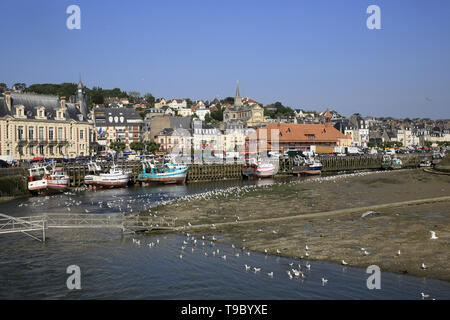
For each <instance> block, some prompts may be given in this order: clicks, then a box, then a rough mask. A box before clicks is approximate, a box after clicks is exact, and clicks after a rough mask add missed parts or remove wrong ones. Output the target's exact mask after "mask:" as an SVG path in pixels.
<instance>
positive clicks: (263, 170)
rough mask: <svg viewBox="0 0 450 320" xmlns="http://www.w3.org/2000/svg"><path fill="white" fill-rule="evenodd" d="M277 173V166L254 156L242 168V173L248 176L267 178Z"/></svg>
mask: <svg viewBox="0 0 450 320" xmlns="http://www.w3.org/2000/svg"><path fill="white" fill-rule="evenodd" d="M276 173H277V167H276V166H275V165H274V164H273V163H271V162H269V161H262V160H259V159H255V158H252V159H250V160H249V162H248V164H247V165H245V166H244V168H243V169H242V174H243V175H244V176H246V177H249V178H250V177H257V178H267V177H273V176H274V175H275V174H276Z"/></svg>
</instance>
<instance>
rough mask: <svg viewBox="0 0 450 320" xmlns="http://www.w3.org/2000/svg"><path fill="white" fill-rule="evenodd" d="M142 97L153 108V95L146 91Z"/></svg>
mask: <svg viewBox="0 0 450 320" xmlns="http://www.w3.org/2000/svg"><path fill="white" fill-rule="evenodd" d="M144 99H145V101H147V103H150V106H151V107H152V108H153V107H154V105H155V97H154V96H153V95H152V94H151V93H146V94H145V95H144Z"/></svg>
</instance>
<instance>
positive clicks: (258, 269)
mask: <svg viewBox="0 0 450 320" xmlns="http://www.w3.org/2000/svg"><path fill="white" fill-rule="evenodd" d="M253 270H255V273H256V272H258V271H261V268H256V267H253Z"/></svg>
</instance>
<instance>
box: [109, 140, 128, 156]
mask: <svg viewBox="0 0 450 320" xmlns="http://www.w3.org/2000/svg"><path fill="white" fill-rule="evenodd" d="M109 147H110V148H111V149H112V150H114V151H115V152H120V154H121V155H122V152H123V151H124V150H125V147H126V145H125V142H122V141H113V142H111V144H110V145H109Z"/></svg>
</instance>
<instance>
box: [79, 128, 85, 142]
mask: <svg viewBox="0 0 450 320" xmlns="http://www.w3.org/2000/svg"><path fill="white" fill-rule="evenodd" d="M80 139H81V140H82V139H84V129H81V130H80Z"/></svg>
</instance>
